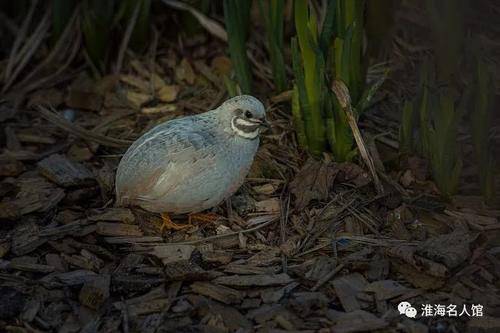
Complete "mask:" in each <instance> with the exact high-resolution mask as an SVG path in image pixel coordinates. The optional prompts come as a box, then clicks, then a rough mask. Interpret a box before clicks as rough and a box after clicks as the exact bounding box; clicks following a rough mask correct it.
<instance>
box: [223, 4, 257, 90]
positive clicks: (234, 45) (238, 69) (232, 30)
mask: <svg viewBox="0 0 500 333" xmlns="http://www.w3.org/2000/svg"><path fill="white" fill-rule="evenodd" d="M251 4H252V2H251V1H250V0H224V2H223V5H224V20H225V23H226V29H227V35H228V45H229V55H230V56H231V62H232V64H233V68H234V72H235V74H236V79H237V81H238V83H239V85H240V88H241V91H242V93H244V94H249V93H250V92H251V85H252V75H251V71H250V65H249V63H248V58H247V54H246V51H247V50H246V40H247V35H248V25H249V19H250V6H251Z"/></svg>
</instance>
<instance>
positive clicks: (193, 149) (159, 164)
mask: <svg viewBox="0 0 500 333" xmlns="http://www.w3.org/2000/svg"><path fill="white" fill-rule="evenodd" d="M180 120H182V121H171V122H168V123H165V124H161V125H159V126H157V127H155V128H153V129H152V130H151V131H150V132H148V133H147V134H146V135H144V136H142V137H141V138H140V139H139V140H137V141H136V142H134V144H133V145H132V146H131V147H130V148H129V150H128V151H127V153H126V154H125V156H124V157H123V160H122V161H121V163H120V167H119V169H118V172H117V180H116V181H117V192H118V195H119V196H120V197H124V196H126V197H128V199H129V200H141V201H154V200H156V199H158V198H160V197H162V196H164V195H165V194H166V193H169V192H172V191H175V190H176V189H178V187H179V185H180V184H182V183H183V182H184V181H185V180H186V179H189V178H191V177H196V176H199V175H200V174H201V173H202V171H203V170H204V169H206V168H210V167H211V166H214V165H215V149H214V148H215V147H216V146H217V136H216V135H215V133H214V131H213V130H212V128H211V127H210V126H209V124H203V123H201V124H200V121H201V120H200V119H197V120H196V121H195V120H193V118H183V119H180Z"/></svg>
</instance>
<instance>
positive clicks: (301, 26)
mask: <svg viewBox="0 0 500 333" xmlns="http://www.w3.org/2000/svg"><path fill="white" fill-rule="evenodd" d="M294 5H295V7H294V11H295V29H296V30H297V36H298V41H299V46H300V52H301V56H302V57H301V58H302V65H303V68H304V81H305V89H306V92H307V99H308V104H309V110H308V111H309V113H310V114H308V115H307V117H306V114H304V118H305V119H308V118H309V119H310V122H309V123H308V122H306V133H307V136H308V143H309V149H310V151H311V152H312V153H313V154H321V153H322V152H324V151H325V148H326V136H325V134H326V133H325V121H324V119H323V110H322V109H321V86H322V84H324V82H325V81H324V80H325V77H324V74H323V75H318V58H317V57H318V54H317V52H315V51H317V50H319V48H318V46H317V45H318V31H317V20H316V16H315V15H314V13H313V12H311V13H309V9H308V5H307V2H306V1H302V0H296V1H295V2H294ZM315 48H316V49H317V50H315ZM296 75H297V74H296ZM299 89H300V87H299ZM305 112H306V111H305Z"/></svg>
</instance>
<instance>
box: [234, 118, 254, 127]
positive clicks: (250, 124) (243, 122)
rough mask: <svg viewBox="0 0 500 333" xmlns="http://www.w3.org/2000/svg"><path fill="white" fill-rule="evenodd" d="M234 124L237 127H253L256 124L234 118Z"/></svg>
mask: <svg viewBox="0 0 500 333" xmlns="http://www.w3.org/2000/svg"><path fill="white" fill-rule="evenodd" d="M235 122H236V124H237V125H242V126H255V125H256V124H258V123H257V122H255V121H250V120H246V119H243V118H236V120H235Z"/></svg>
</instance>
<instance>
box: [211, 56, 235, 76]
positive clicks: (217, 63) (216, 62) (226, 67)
mask: <svg viewBox="0 0 500 333" xmlns="http://www.w3.org/2000/svg"><path fill="white" fill-rule="evenodd" d="M212 68H213V69H214V71H215V72H216V73H217V74H219V75H229V74H231V71H232V69H233V65H232V64H231V59H229V58H228V57H226V56H218V57H215V58H213V59H212Z"/></svg>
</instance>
